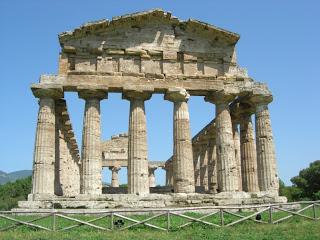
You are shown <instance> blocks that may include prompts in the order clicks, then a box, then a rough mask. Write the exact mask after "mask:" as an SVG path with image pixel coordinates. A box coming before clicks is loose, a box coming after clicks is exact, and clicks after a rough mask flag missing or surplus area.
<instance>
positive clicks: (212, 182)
mask: <svg viewBox="0 0 320 240" xmlns="http://www.w3.org/2000/svg"><path fill="white" fill-rule="evenodd" d="M217 181H218V180H217V154H216V141H215V138H210V139H209V144H208V184H209V187H208V188H209V192H210V193H217V189H218V182H217Z"/></svg>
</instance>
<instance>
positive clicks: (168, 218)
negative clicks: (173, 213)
mask: <svg viewBox="0 0 320 240" xmlns="http://www.w3.org/2000/svg"><path fill="white" fill-rule="evenodd" d="M169 230H170V211H169V210H168V211H167V231H169Z"/></svg>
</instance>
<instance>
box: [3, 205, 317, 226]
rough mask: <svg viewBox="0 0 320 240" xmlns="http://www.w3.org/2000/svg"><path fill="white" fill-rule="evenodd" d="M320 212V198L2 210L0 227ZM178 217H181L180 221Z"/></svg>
mask: <svg viewBox="0 0 320 240" xmlns="http://www.w3.org/2000/svg"><path fill="white" fill-rule="evenodd" d="M297 206H299V207H298V208H297ZM200 213H201V214H200ZM319 215H320V201H303V202H293V203H285V204H268V205H267V204H265V205H251V206H247V205H245V206H208V207H195V208H170V209H163V208H162V209H134V210H133V209H128V210H121V209H119V210H115V209H112V210H93V209H92V210H89V209H86V210H85V211H84V210H81V209H74V210H62V209H61V210H59V209H52V210H47V211H39V210H30V211H27V212H26V211H0V223H1V222H2V223H4V224H2V225H1V224H0V231H8V230H11V229H16V228H19V227H22V226H23V227H27V228H31V229H35V230H45V231H67V230H71V229H74V228H77V227H83V226H85V227H89V228H93V229H97V230H101V231H123V230H125V229H130V228H134V227H137V226H138V227H139V225H140V226H144V227H148V228H153V229H157V230H162V231H170V230H172V229H182V228H185V227H187V226H189V225H191V224H193V223H198V224H202V225H207V226H211V227H231V226H234V225H237V224H240V223H243V222H246V221H250V222H254V223H257V224H279V223H281V222H284V221H287V220H289V219H290V218H292V217H294V216H296V217H298V218H302V219H307V220H312V221H318V220H319V219H320V216H319ZM137 216H139V219H137ZM226 216H228V217H226ZM141 217H144V219H141ZM79 218H80V219H79ZM84 218H86V219H84ZM210 218H211V219H210ZM177 219H180V222H179V221H177ZM102 220H104V221H102ZM66 221H67V222H68V224H66ZM101 221H102V222H101ZM154 221H156V222H155V223H154ZM172 221H174V222H175V224H173V223H172ZM41 222H42V224H41ZM62 222H63V223H64V224H62ZM98 222H99V224H98Z"/></svg>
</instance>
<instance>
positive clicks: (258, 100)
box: [250, 94, 273, 106]
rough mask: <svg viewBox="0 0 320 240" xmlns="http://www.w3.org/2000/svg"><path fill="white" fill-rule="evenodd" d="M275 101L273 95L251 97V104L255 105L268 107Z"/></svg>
mask: <svg viewBox="0 0 320 240" xmlns="http://www.w3.org/2000/svg"><path fill="white" fill-rule="evenodd" d="M272 100H273V96H272V95H271V94H268V95H258V94H257V95H252V96H250V102H252V103H254V104H255V105H257V106H258V105H268V104H269V103H271V102H272Z"/></svg>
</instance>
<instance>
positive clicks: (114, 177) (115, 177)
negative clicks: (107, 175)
mask: <svg viewBox="0 0 320 240" xmlns="http://www.w3.org/2000/svg"><path fill="white" fill-rule="evenodd" d="M109 169H110V170H111V187H119V174H118V172H119V170H120V169H121V168H120V167H118V166H113V167H109Z"/></svg>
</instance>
